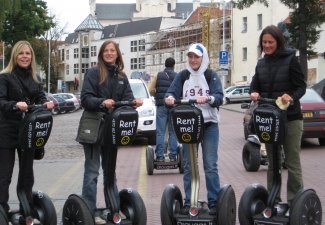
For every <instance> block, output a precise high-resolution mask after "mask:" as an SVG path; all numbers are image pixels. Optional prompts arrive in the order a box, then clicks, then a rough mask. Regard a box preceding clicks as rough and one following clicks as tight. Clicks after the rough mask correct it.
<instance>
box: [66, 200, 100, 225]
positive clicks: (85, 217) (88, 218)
mask: <svg viewBox="0 0 325 225" xmlns="http://www.w3.org/2000/svg"><path fill="white" fill-rule="evenodd" d="M62 223H63V225H74V224H78V225H79V224H80V225H93V224H95V222H94V218H93V216H92V214H91V212H90V211H89V208H88V206H87V205H86V203H85V202H84V201H83V200H82V199H81V198H79V197H77V196H73V195H72V196H70V197H69V198H68V199H67V201H66V202H65V204H64V206H63V212H62Z"/></svg>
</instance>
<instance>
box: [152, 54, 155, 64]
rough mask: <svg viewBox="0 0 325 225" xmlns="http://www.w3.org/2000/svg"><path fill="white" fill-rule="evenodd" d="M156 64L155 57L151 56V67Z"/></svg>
mask: <svg viewBox="0 0 325 225" xmlns="http://www.w3.org/2000/svg"><path fill="white" fill-rule="evenodd" d="M155 64H156V55H152V65H155Z"/></svg>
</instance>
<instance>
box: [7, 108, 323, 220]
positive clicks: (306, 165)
mask: <svg viewBox="0 0 325 225" xmlns="http://www.w3.org/2000/svg"><path fill="white" fill-rule="evenodd" d="M220 112H221V123H220V141H219V161H218V164H219V176H220V180H221V185H224V184H231V185H232V187H233V188H234V190H235V194H236V201H237V208H238V205H239V200H240V197H241V195H242V193H243V191H244V190H245V188H246V187H247V186H248V185H250V184H252V183H261V184H262V185H264V186H265V185H266V169H267V168H266V167H265V166H261V168H260V169H259V171H257V172H246V171H245V169H244V167H243V164H242V158H241V150H242V148H243V145H244V144H245V143H246V141H245V140H244V134H243V127H242V119H243V114H242V112H243V110H241V109H240V106H238V105H237V106H236V105H235V104H231V105H227V106H223V107H222V108H221V111H220ZM81 114H82V110H79V111H77V112H73V113H68V114H62V115H57V116H54V127H53V129H52V133H51V137H50V139H49V141H48V143H47V145H46V153H45V157H44V159H43V160H40V161H35V163H34V171H35V185H34V189H35V190H42V191H44V192H45V193H47V194H48V195H49V196H50V197H51V199H52V201H53V203H54V206H55V208H56V211H57V214H58V224H62V222H61V219H62V218H61V217H62V208H63V205H64V202H65V201H66V199H67V197H68V196H69V195H70V194H72V193H80V192H81V187H82V177H83V162H84V156H83V149H82V146H81V145H80V144H78V143H77V142H76V141H75V136H76V132H77V127H78V123H79V119H80V116H81ZM302 144H303V147H302V152H301V160H302V164H303V176H304V183H305V187H311V188H313V189H315V191H316V192H317V194H318V196H319V197H320V199H321V202H322V205H323V208H324V206H325V189H324V186H325V179H324V178H325V175H324V174H325V167H324V163H323V160H324V158H325V149H324V147H321V146H319V145H318V142H317V140H316V139H307V140H305V141H303V143H302ZM146 146H147V145H146V142H145V141H144V140H141V139H140V140H136V142H135V143H134V145H132V146H131V147H128V148H122V149H120V150H119V153H118V158H117V168H116V173H117V179H118V180H117V183H118V187H119V189H123V188H128V187H132V188H134V189H136V190H137V191H138V192H139V193H140V195H141V196H142V198H143V200H144V203H145V205H146V209H147V217H148V220H147V224H148V225H159V224H160V201H161V196H162V193H163V191H164V189H165V187H166V185H168V184H170V183H173V184H176V185H177V186H178V187H179V188H180V190H181V191H182V193H183V195H184V191H183V179H182V175H181V174H179V171H178V169H177V170H159V171H157V170H154V174H153V175H151V176H148V175H147V171H146V156H145V155H146V154H145V150H146ZM198 161H199V172H200V175H201V176H200V179H201V181H200V183H201V186H200V192H199V193H200V197H199V199H202V200H206V194H207V193H206V190H205V178H204V172H203V168H202V159H201V154H199V160H198ZM17 174H18V165H16V166H15V171H14V176H13V180H12V185H11V187H10V205H11V207H12V208H13V209H17V208H18V200H17V197H16V193H15V192H16V187H15V185H16V182H17ZM286 179H287V171H286V170H284V172H283V184H282V186H283V187H282V190H283V192H282V198H283V200H284V201H285V199H286V191H285V190H286V188H285V186H286V182H285V181H286ZM103 196H104V195H103V187H102V174H101V175H100V178H99V188H98V207H103V206H104V205H105V204H104V197H103ZM324 211H325V210H323V223H324V221H325V219H324V217H325V212H324ZM236 224H239V222H238V218H237V223H236Z"/></svg>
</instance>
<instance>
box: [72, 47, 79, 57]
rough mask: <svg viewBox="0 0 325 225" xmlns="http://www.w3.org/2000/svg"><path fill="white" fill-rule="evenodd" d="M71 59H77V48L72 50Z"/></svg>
mask: <svg viewBox="0 0 325 225" xmlns="http://www.w3.org/2000/svg"><path fill="white" fill-rule="evenodd" d="M73 58H75V59H78V58H79V49H78V48H75V49H73Z"/></svg>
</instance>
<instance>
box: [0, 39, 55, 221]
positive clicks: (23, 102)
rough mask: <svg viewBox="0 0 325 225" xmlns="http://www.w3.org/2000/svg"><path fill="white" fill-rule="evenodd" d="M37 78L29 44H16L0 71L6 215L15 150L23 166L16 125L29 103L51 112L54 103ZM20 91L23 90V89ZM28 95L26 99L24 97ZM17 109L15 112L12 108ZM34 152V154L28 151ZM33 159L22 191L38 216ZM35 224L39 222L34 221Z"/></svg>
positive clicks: (0, 163)
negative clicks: (35, 203)
mask: <svg viewBox="0 0 325 225" xmlns="http://www.w3.org/2000/svg"><path fill="white" fill-rule="evenodd" d="M40 80H41V79H40V77H38V76H37V75H36V62H35V54H34V50H33V48H32V46H31V44H30V43H29V42H27V41H18V42H17V43H16V44H15V45H14V47H13V49H12V52H11V57H10V61H9V64H8V66H7V67H6V68H5V69H4V70H2V71H1V72H0V204H1V206H2V207H3V209H4V210H5V212H6V213H8V211H9V209H10V207H9V205H8V200H9V185H10V183H11V178H12V173H13V169H14V165H15V154H16V151H15V150H16V149H17V153H18V157H19V166H20V165H21V163H22V158H21V151H22V150H21V149H20V148H19V147H18V146H19V138H18V134H19V125H20V122H21V120H22V115H23V113H24V112H28V108H27V107H28V105H27V103H28V104H44V105H46V108H47V109H49V110H51V109H52V108H53V107H54V104H53V102H49V101H48V100H47V99H46V96H45V92H44V90H43V85H42V83H41V82H40ZM22 88H23V89H24V90H22ZM26 95H27V96H26ZM14 106H18V108H19V109H18V110H17V111H15V110H14V109H13V107H14ZM31 152H33V151H31ZM33 161H34V156H31V157H28V162H27V164H28V168H27V172H26V174H27V176H26V177H25V179H26V185H25V191H26V197H27V200H28V202H29V206H30V208H31V212H32V217H33V218H36V217H38V216H37V215H36V214H35V213H37V212H36V211H35V210H34V203H33V195H32V188H33V185H34V171H33ZM34 223H39V221H35V219H34Z"/></svg>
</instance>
